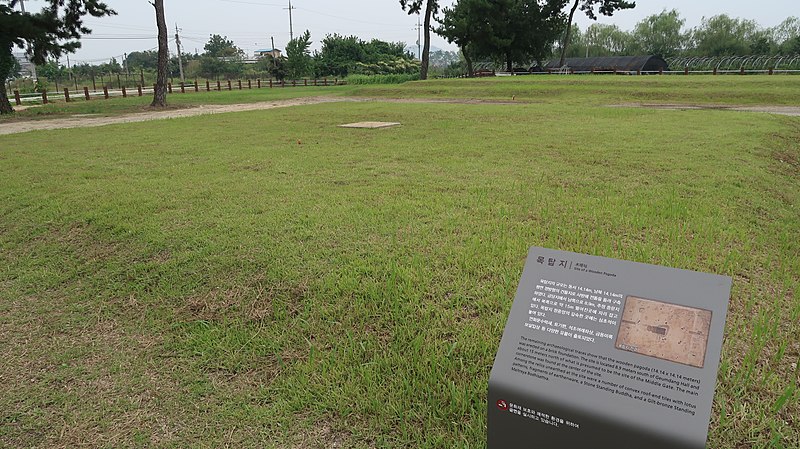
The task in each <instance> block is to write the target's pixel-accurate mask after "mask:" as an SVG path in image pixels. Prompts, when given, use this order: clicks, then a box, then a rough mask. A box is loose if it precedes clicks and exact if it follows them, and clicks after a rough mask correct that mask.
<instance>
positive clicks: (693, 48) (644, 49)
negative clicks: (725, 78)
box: [559, 9, 800, 57]
mask: <svg viewBox="0 0 800 449" xmlns="http://www.w3.org/2000/svg"><path fill="white" fill-rule="evenodd" d="M685 24H686V20H685V19H684V18H682V17H681V15H680V13H679V12H678V11H677V10H674V9H673V10H671V11H662V12H661V13H659V14H654V15H651V16H649V17H646V18H645V19H643V20H642V21H640V22H639V23H637V24H636V26H635V27H634V28H633V30H629V31H625V30H622V29H620V28H619V27H618V26H616V25H606V24H600V23H595V24H592V25H590V26H589V27H588V28H586V29H585V30H581V29H580V28H579V27H578V25H577V24H575V25H573V28H572V36H573V37H572V45H571V46H570V47H569V48H568V52H567V54H568V56H573V57H578V56H586V55H589V56H614V55H640V54H648V55H658V56H662V57H671V56H748V55H796V54H800V19H798V18H797V17H789V18H787V19H786V20H784V21H783V22H782V23H780V24H779V25H777V26H775V27H772V28H764V27H762V26H760V25H759V24H758V23H757V22H755V21H753V20H747V19H740V18H733V17H730V16H728V15H726V14H721V15H717V16H713V17H711V18H704V19H703V21H702V23H701V24H700V25H699V26H697V27H694V28H686V27H685ZM559 48H560V47H559Z"/></svg>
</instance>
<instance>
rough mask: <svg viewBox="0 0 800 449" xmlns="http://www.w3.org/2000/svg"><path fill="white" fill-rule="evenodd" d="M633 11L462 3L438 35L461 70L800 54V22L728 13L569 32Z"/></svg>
mask: <svg viewBox="0 0 800 449" xmlns="http://www.w3.org/2000/svg"><path fill="white" fill-rule="evenodd" d="M633 7H635V5H634V4H633V3H632V2H626V1H622V0H574V2H573V1H571V0H570V1H567V0H458V1H457V2H455V3H454V4H453V5H452V6H450V7H447V8H444V9H442V10H441V11H440V14H438V15H435V16H434V17H435V18H436V21H437V22H438V25H437V26H436V27H435V28H434V31H435V32H436V33H438V34H439V35H441V36H442V37H444V38H445V39H447V40H448V41H449V42H450V43H454V44H456V45H458V47H459V48H460V50H461V55H462V57H463V65H464V66H465V67H464V68H465V69H466V70H467V71H468V72H472V61H475V60H479V61H493V62H494V64H495V65H503V66H505V67H506V68H507V70H511V69H512V65H515V66H528V65H529V64H533V63H535V64H543V62H544V61H547V60H551V61H553V60H554V61H559V58H561V57H584V56H615V55H628V56H633V55H658V56H662V57H673V56H710V57H713V56H748V55H765V56H766V55H779V54H780V55H796V54H800V19H798V18H797V17H788V18H787V19H785V20H784V21H783V22H782V23H781V24H779V25H777V26H775V27H772V28H765V27H762V26H760V25H759V24H758V23H757V22H755V21H753V20H748V19H740V18H733V17H730V16H728V15H726V14H720V15H716V16H713V17H710V18H703V20H702V23H701V24H700V25H699V26H697V27H694V28H686V27H685V25H686V20H685V19H684V18H683V17H681V15H680V13H679V12H678V11H677V10H675V9H673V10H669V11H668V10H663V11H662V12H660V13H658V14H653V15H651V16H648V17H646V18H644V19H643V20H641V21H640V22H639V23H637V24H636V26H635V27H634V28H633V29H632V30H627V31H626V30H622V29H621V28H619V27H618V26H617V25H607V24H600V23H594V24H592V25H590V26H589V27H587V28H586V29H581V28H580V27H579V26H578V25H577V24H574V23H573V24H572V25H571V27H567V26H566V24H568V23H571V22H572V21H573V20H572V19H573V18H574V14H576V13H577V14H581V13H584V14H585V15H586V16H588V17H589V18H590V19H595V20H596V19H597V17H598V16H599V15H606V16H611V15H613V14H614V13H615V12H617V11H619V10H623V9H631V8H633Z"/></svg>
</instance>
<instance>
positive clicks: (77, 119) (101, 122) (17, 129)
mask: <svg viewBox="0 0 800 449" xmlns="http://www.w3.org/2000/svg"><path fill="white" fill-rule="evenodd" d="M342 101H356V99H350V98H342V97H306V98H293V99H291V100H276V101H263V102H258V103H247V104H224V105H201V106H196V107H190V108H186V109H171V110H166V111H152V112H139V113H135V114H125V115H117V116H111V117H94V116H87V115H82V116H73V117H70V118H57V119H52V120H31V121H21V122H9V123H0V135H2V134H16V133H24V132H28V131H36V130H42V129H64V128H90V127H95V126H105V125H113V124H116V123H133V122H146V121H150V120H164V119H170V118H181V117H194V116H196V115H205V114H223V113H226V112H242V111H259V110H264V109H276V108H286V107H290V106H302V105H308V104H320V103H332V102H342Z"/></svg>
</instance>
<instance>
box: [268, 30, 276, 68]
mask: <svg viewBox="0 0 800 449" xmlns="http://www.w3.org/2000/svg"><path fill="white" fill-rule="evenodd" d="M269 40H270V42H272V70H273V71H277V68H278V61H277V58H276V57H275V55H276V54H277V52H275V37H273V36H270V37H269Z"/></svg>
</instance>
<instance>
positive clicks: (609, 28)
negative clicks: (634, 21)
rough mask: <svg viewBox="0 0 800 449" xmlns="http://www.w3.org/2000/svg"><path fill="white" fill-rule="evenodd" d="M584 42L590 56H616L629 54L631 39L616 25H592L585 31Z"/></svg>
mask: <svg viewBox="0 0 800 449" xmlns="http://www.w3.org/2000/svg"><path fill="white" fill-rule="evenodd" d="M584 40H585V41H586V45H587V46H588V47H587V49H588V51H587V53H589V55H590V56H616V55H623V54H625V53H630V50H631V47H632V40H633V38H632V37H631V35H630V33H628V32H625V31H622V30H621V29H619V27H618V26H616V25H608V24H605V23H593V24H591V25H590V26H589V28H587V29H586V34H585V36H584Z"/></svg>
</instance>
